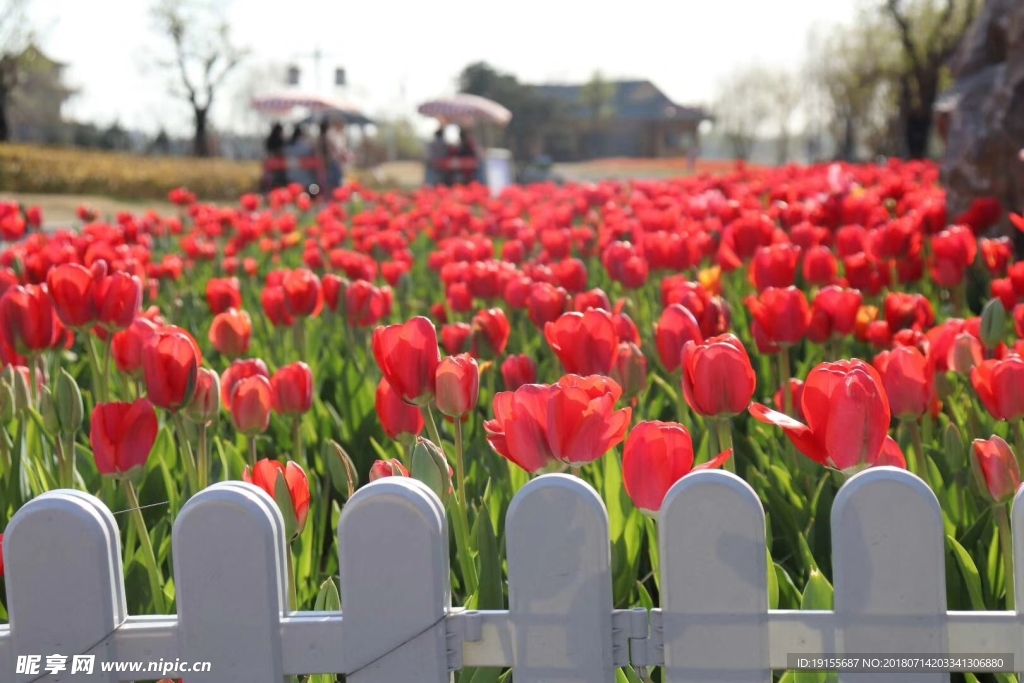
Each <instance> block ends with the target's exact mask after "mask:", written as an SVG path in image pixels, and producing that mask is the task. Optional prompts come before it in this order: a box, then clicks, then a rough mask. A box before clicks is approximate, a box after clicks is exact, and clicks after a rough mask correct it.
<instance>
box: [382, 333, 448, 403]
mask: <svg viewBox="0 0 1024 683" xmlns="http://www.w3.org/2000/svg"><path fill="white" fill-rule="evenodd" d="M373 357H374V359H375V360H376V361H377V366H378V367H379V368H380V370H381V372H382V373H383V374H384V378H385V379H387V381H388V383H389V384H391V386H392V387H393V388H394V389H395V391H397V392H398V394H399V396H401V397H402V400H404V401H406V402H407V403H411V404H413V405H416V406H420V407H422V406H425V405H428V404H429V403H430V402H431V401H432V400H433V398H434V382H435V376H436V372H437V366H438V364H439V363H440V362H441V353H440V351H439V350H438V347H437V330H436V329H435V328H434V324H433V323H432V322H430V320H429V319H427V318H424V317H423V316H417V317H415V318H413V319H412V320H410V321H408V322H406V323H404V324H401V325H388V326H386V327H378V328H377V329H375V330H374V331H373Z"/></svg>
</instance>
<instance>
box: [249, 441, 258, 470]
mask: <svg viewBox="0 0 1024 683" xmlns="http://www.w3.org/2000/svg"><path fill="white" fill-rule="evenodd" d="M249 467H251V468H253V470H255V469H256V436H255V435H253V436H250V437H249Z"/></svg>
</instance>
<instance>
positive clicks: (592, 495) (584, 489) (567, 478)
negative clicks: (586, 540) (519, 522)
mask: <svg viewBox="0 0 1024 683" xmlns="http://www.w3.org/2000/svg"><path fill="white" fill-rule="evenodd" d="M549 491H562V492H564V493H566V494H572V495H574V496H576V497H577V498H579V499H580V500H585V501H587V503H588V504H590V505H591V506H593V507H594V508H595V509H596V510H599V511H600V512H601V514H603V515H607V514H608V509H607V508H606V507H605V504H604V499H602V498H601V494H599V493H598V492H597V490H596V489H594V487H593V486H591V485H590V484H588V483H587V482H585V481H583V480H582V479H580V478H579V477H576V476H573V475H571V474H565V473H564V472H552V473H549V474H542V475H540V476H539V477H534V478H533V479H531V480H530V481H528V482H527V483H526V484H525V485H524V486H523V487H522V488H521V489H519V491H518V492H516V494H515V496H513V498H512V502H511V503H509V506H508V511H507V513H506V514H507V515H508V516H510V517H511V516H512V515H513V514H514V512H515V510H517V509H518V508H519V507H521V506H522V505H524V501H526V500H529V499H530V498H532V497H533V496H535V495H544V494H545V493H547V492H549Z"/></svg>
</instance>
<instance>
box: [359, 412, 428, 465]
mask: <svg viewBox="0 0 1024 683" xmlns="http://www.w3.org/2000/svg"><path fill="white" fill-rule="evenodd" d="M416 412H417V415H418V414H419V411H416ZM408 476H409V470H407V469H406V468H405V465H403V464H402V463H401V462H399V461H398V460H396V459H394V458H391V459H389V460H375V461H374V463H373V465H371V466H370V477H369V479H370V481H377V480H378V479H381V478H383V477H408Z"/></svg>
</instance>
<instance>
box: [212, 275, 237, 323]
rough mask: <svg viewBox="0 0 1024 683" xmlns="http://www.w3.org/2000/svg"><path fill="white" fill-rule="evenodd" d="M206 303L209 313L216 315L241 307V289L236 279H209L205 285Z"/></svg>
mask: <svg viewBox="0 0 1024 683" xmlns="http://www.w3.org/2000/svg"><path fill="white" fill-rule="evenodd" d="M206 303H207V305H208V306H209V307H210V313H211V314H212V315H217V314H219V313H223V312H224V311H226V310H228V309H230V308H236V309H237V308H241V307H242V289H241V287H240V286H239V284H238V278H236V277H231V278H210V280H209V281H207V283H206Z"/></svg>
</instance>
